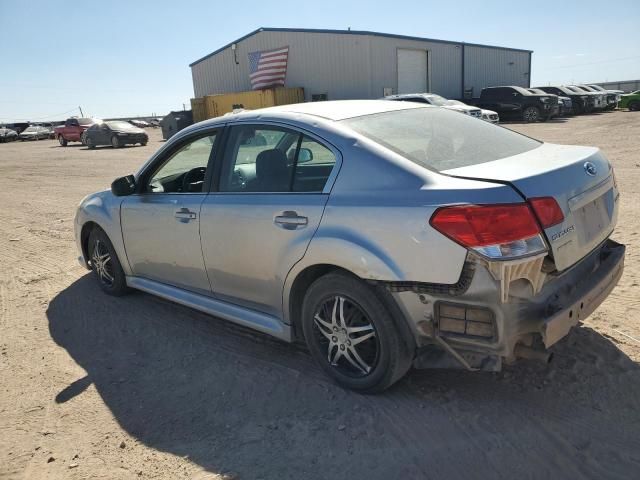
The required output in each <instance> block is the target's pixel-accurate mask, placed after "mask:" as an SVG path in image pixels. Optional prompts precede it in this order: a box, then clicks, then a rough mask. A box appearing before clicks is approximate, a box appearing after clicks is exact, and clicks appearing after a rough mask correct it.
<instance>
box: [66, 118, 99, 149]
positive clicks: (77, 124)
mask: <svg viewBox="0 0 640 480" xmlns="http://www.w3.org/2000/svg"><path fill="white" fill-rule="evenodd" d="M101 122H102V120H98V119H96V118H77V117H71V118H67V120H66V121H65V122H64V125H61V126H59V127H56V128H55V129H54V132H55V135H56V138H57V139H58V142H60V146H62V147H66V146H67V142H82V140H83V138H82V135H83V134H84V132H85V131H86V130H87V129H88V128H89V127H90V126H91V125H93V124H95V123H101Z"/></svg>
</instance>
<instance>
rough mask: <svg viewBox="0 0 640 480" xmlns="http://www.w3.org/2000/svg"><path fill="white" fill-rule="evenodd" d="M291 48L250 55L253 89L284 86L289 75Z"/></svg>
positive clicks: (250, 75) (250, 73)
mask: <svg viewBox="0 0 640 480" xmlns="http://www.w3.org/2000/svg"><path fill="white" fill-rule="evenodd" d="M288 58H289V46H286V47H280V48H276V49H274V50H264V51H262V52H252V53H249V79H250V80H251V88H252V89H253V90H260V89H262V88H268V87H281V86H284V77H286V75H287V60H288Z"/></svg>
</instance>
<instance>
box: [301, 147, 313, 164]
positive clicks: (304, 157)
mask: <svg viewBox="0 0 640 480" xmlns="http://www.w3.org/2000/svg"><path fill="white" fill-rule="evenodd" d="M311 160H313V152H312V151H311V150H309V149H308V148H301V149H300V151H299V152H298V163H307V162H310V161H311Z"/></svg>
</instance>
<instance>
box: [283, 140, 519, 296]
mask: <svg viewBox="0 0 640 480" xmlns="http://www.w3.org/2000/svg"><path fill="white" fill-rule="evenodd" d="M342 156H343V162H342V167H341V170H340V173H339V175H338V177H337V179H336V182H335V184H334V187H333V190H332V191H331V194H330V196H329V200H328V202H327V205H326V208H325V212H324V215H323V217H322V221H321V223H320V226H319V228H318V230H317V232H316V234H315V236H314V237H313V239H312V241H311V244H310V245H309V248H308V250H307V253H306V255H305V257H304V258H303V259H302V260H301V262H299V263H298V264H297V265H296V267H295V268H294V270H298V271H299V270H301V269H303V268H304V267H306V266H308V265H313V264H321V263H325V264H326V263H328V264H334V265H337V266H340V267H342V268H346V269H347V270H350V271H351V272H353V273H354V274H356V275H358V276H359V277H361V278H365V279H371V280H384V281H411V282H427V283H440V284H454V283H456V282H457V281H458V279H459V277H460V273H461V272H462V267H463V264H464V261H465V258H466V255H467V250H466V249H465V248H463V247H461V246H460V245H458V244H456V243H455V242H453V241H451V240H450V239H448V238H447V237H445V236H444V235H442V234H440V233H439V232H437V231H436V230H434V229H433V228H432V227H431V226H430V225H429V219H430V218H431V215H432V214H433V212H434V211H435V210H436V209H437V208H438V207H440V206H443V205H452V204H464V203H508V202H520V201H522V198H521V197H520V196H519V195H518V194H517V193H516V192H515V191H514V190H513V189H512V188H510V187H507V186H504V185H499V184H493V183H487V182H479V181H473V180H465V179H457V178H452V177H448V176H445V175H441V174H438V173H436V172H432V171H428V170H426V169H424V168H422V167H420V166H418V165H416V164H414V163H412V162H411V161H409V160H407V159H405V158H403V157H401V156H399V155H396V154H395V153H393V152H391V151H389V150H387V149H385V148H383V147H381V146H379V145H377V144H375V143H373V142H371V141H369V140H367V139H364V138H359V139H358V140H356V141H355V142H354V143H352V144H351V145H348V146H345V149H344V150H343V151H342ZM294 273H295V272H294Z"/></svg>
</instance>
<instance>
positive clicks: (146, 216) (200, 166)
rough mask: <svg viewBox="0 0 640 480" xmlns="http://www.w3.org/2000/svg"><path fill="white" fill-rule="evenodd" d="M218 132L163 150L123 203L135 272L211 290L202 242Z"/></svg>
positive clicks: (125, 231)
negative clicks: (203, 207) (202, 218)
mask: <svg viewBox="0 0 640 480" xmlns="http://www.w3.org/2000/svg"><path fill="white" fill-rule="evenodd" d="M217 137H218V135H217V131H208V132H206V133H200V134H198V135H196V136H190V137H188V138H187V139H184V140H182V141H180V142H178V143H177V144H176V145H174V146H173V147H172V148H171V149H169V150H168V151H167V152H163V153H162V154H161V155H160V156H159V157H158V158H157V159H156V160H155V161H154V162H153V163H152V164H150V165H149V166H148V167H147V168H146V169H145V171H144V172H142V173H141V175H140V176H139V178H138V185H137V187H136V193H135V194H134V195H130V196H128V197H125V199H124V200H123V203H122V207H121V213H120V216H121V223H122V237H123V240H124V245H125V250H126V252H127V259H128V260H129V265H130V267H131V270H132V271H133V274H134V275H135V276H139V277H143V278H147V279H150V280H155V281H158V282H162V283H165V284H168V285H173V286H176V287H179V288H183V289H186V290H191V291H193V292H196V293H200V294H204V295H211V286H210V284H209V279H208V278H207V273H206V271H205V268H204V261H203V258H202V249H201V247H200V207H201V205H202V202H203V200H204V199H205V197H206V195H207V192H208V188H205V183H206V181H209V178H210V177H211V168H212V164H213V161H214V160H213V158H214V155H215V147H216V145H217V142H216V139H217Z"/></svg>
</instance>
